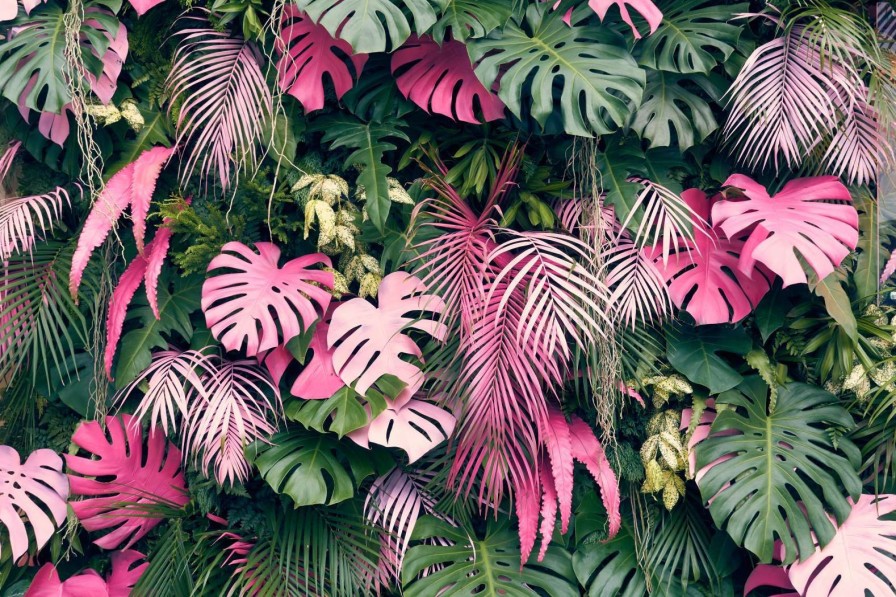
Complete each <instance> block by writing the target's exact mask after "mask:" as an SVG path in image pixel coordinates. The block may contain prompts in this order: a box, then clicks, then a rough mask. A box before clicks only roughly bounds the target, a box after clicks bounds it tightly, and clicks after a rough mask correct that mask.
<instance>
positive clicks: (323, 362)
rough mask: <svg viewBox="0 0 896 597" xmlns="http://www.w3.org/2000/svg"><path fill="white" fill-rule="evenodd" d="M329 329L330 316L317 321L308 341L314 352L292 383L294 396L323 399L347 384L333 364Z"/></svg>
mask: <svg viewBox="0 0 896 597" xmlns="http://www.w3.org/2000/svg"><path fill="white" fill-rule="evenodd" d="M332 310H333V305H332V304H331V306H330V309H329V310H328V311H332ZM331 316H332V315H331ZM329 331H330V317H327V318H325V319H321V320H320V321H319V322H317V326H316V327H315V328H314V335H313V336H312V337H311V342H309V343H308V350H310V351H311V352H312V353H313V354H312V357H311V360H310V361H308V363H307V364H306V365H305V368H304V369H302V372H301V373H299V376H298V377H297V378H296V381H295V383H294V384H293V385H292V389H291V390H290V393H291V394H292V395H293V396H297V397H299V398H304V399H306V400H321V399H324V398H329V397H330V396H332V395H333V394H335V393H336V392H337V391H338V390H339V389H341V388H342V387H344V386H345V382H344V381H342V378H340V377H339V374H337V373H336V368H335V367H334V366H333V351H332V350H331V349H330V348H328V347H327V334H328V333H329ZM275 350H276V349H275ZM287 353H288V351H287Z"/></svg>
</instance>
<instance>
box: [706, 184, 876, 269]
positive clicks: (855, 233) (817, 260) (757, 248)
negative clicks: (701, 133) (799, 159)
mask: <svg viewBox="0 0 896 597" xmlns="http://www.w3.org/2000/svg"><path fill="white" fill-rule="evenodd" d="M725 186H727V187H735V188H738V189H742V190H743V192H744V195H745V196H746V197H745V198H744V199H730V200H729V199H726V200H722V201H718V202H716V203H715V204H714V205H713V206H712V220H713V222H714V224H715V225H716V226H717V227H718V228H721V229H722V231H724V233H725V235H726V236H727V237H728V238H729V239H736V238H745V239H746V242H745V244H744V246H743V247H742V248H741V253H740V259H739V261H738V268H739V269H740V271H741V272H743V273H745V274H747V275H748V276H749V275H752V272H753V271H754V270H755V268H756V262H757V261H758V262H759V263H761V264H763V265H765V266H766V267H768V268H769V269H770V270H771V271H773V272H775V273H776V274H778V275H779V276H781V278H782V280H783V281H784V286H790V285H791V284H800V283H803V284H805V283H806V282H807V278H806V272H805V271H804V270H803V266H802V265H801V264H800V260H799V257H802V258H803V259H804V260H805V261H806V263H808V264H809V267H811V268H812V270H813V271H814V272H815V275H816V276H818V279H819V280H823V279H824V278H826V277H827V276H828V275H829V274H830V273H831V272H833V271H834V269H835V268H836V267H837V266H839V265H840V263H841V262H842V261H843V259H844V258H845V257H846V256H847V255H849V253H850V252H851V251H852V250H853V249H855V248H856V243H858V240H859V215H858V213H857V212H856V209H855V207H853V205H852V197H851V195H850V194H849V189H847V188H846V187H845V186H844V185H843V183H841V182H840V180H839V179H837V178H836V177H834V176H816V177H810V178H799V179H796V180H791V181H790V182H788V183H787V184H786V185H784V188H783V189H781V192H779V193H778V194H777V195H775V196H774V197H770V196H769V194H768V192H767V191H766V190H765V187H763V186H762V185H760V184H759V183H757V182H756V181H754V180H752V179H751V178H749V177H747V176H744V175H742V174H735V175H733V176H731V177H730V178H729V179H728V180H727V181H725Z"/></svg>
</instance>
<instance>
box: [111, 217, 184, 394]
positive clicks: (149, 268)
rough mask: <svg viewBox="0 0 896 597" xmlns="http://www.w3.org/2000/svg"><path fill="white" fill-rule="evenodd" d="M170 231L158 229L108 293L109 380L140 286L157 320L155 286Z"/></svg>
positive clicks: (156, 287)
mask: <svg viewBox="0 0 896 597" xmlns="http://www.w3.org/2000/svg"><path fill="white" fill-rule="evenodd" d="M171 235H172V231H171V229H170V228H160V229H159V230H158V232H156V236H155V238H153V239H152V242H150V243H149V244H148V245H147V246H146V253H145V254H144V255H137V256H136V257H134V260H133V261H131V263H129V264H128V267H127V269H125V270H124V273H123V274H122V275H121V277H120V278H119V279H118V285H117V286H116V287H115V290H113V291H112V298H111V299H110V300H109V315H108V317H107V319H106V350H105V355H104V365H105V368H106V375H107V376H109V379H112V361H113V359H114V357H115V351H116V350H117V348H118V341H119V340H120V339H121V330H122V328H123V327H124V320H125V316H126V315H127V311H128V306H129V305H130V304H131V300H132V299H133V298H134V294H135V293H136V292H137V288H138V287H139V286H140V283H141V282H143V281H145V282H146V298H147V299H149V306H150V308H151V309H152V312H153V315H155V317H156V319H159V317H160V315H159V302H158V282H159V276H160V275H161V273H162V264H163V263H164V261H165V257H166V256H167V255H168V246H169V245H170V243H171Z"/></svg>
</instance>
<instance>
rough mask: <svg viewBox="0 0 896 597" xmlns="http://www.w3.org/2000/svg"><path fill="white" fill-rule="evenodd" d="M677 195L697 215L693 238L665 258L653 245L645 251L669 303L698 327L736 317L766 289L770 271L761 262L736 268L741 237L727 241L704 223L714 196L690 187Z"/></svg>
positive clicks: (749, 309)
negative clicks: (665, 288) (746, 269)
mask: <svg viewBox="0 0 896 597" xmlns="http://www.w3.org/2000/svg"><path fill="white" fill-rule="evenodd" d="M682 198H683V199H684V200H685V201H686V202H687V204H688V205H689V206H690V207H691V209H692V210H693V211H694V213H695V214H696V215H697V217H695V218H694V219H693V220H692V224H693V227H694V235H693V238H692V239H681V240H680V241H679V243H678V246H677V247H675V249H674V250H673V251H672V253H671V254H670V255H669V259H668V260H666V261H664V259H663V249H662V247H660V246H658V245H654V246H652V247H649V248H647V249H646V250H645V253H646V255H647V257H648V258H649V259H651V260H652V261H653V264H654V265H655V266H656V268H657V270H659V272H660V273H661V274H662V276H663V279H664V280H665V281H666V283H667V284H668V285H669V296H670V298H671V299H672V302H673V303H674V304H675V306H676V307H678V308H679V309H684V310H685V311H687V312H688V313H690V314H691V315H692V316H693V317H694V320H695V321H696V322H697V324H698V325H706V324H715V323H736V322H738V321H741V320H742V319H743V318H745V317H746V316H747V315H749V314H750V313H751V312H752V310H753V309H754V308H756V305H758V304H759V301H760V300H762V297H763V296H765V294H766V293H767V292H768V290H769V288H770V287H771V280H772V279H773V275H772V274H771V273H769V272H768V271H767V270H766V269H765V268H764V267H763V266H761V265H757V266H756V267H755V268H754V269H753V270H752V271H751V272H747V273H744V272H743V271H742V270H741V269H740V268H739V267H738V264H739V257H740V254H741V251H742V249H743V247H744V241H743V240H742V239H739V238H737V237H735V238H734V239H732V240H729V239H727V238H725V237H724V236H722V235H720V234H717V233H716V231H715V230H713V229H712V228H710V227H709V226H708V225H707V224H706V221H708V220H709V217H710V210H711V207H712V204H713V200H711V199H710V198H709V197H707V196H706V194H705V193H703V191H700V190H698V189H689V190H687V191H685V192H684V193H682Z"/></svg>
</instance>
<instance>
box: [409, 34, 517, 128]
mask: <svg viewBox="0 0 896 597" xmlns="http://www.w3.org/2000/svg"><path fill="white" fill-rule="evenodd" d="M392 73H393V74H396V73H398V76H397V77H396V79H395V82H396V83H397V84H398V89H399V90H401V92H402V93H403V94H404V96H405V97H406V98H408V99H410V100H411V101H412V102H414V103H415V104H417V105H418V106H420V107H421V108H423V109H424V110H426V111H427V112H432V113H434V114H441V115H442V116H447V117H448V118H452V119H454V120H462V121H464V122H470V123H473V124H476V123H479V122H480V119H479V118H478V117H477V115H476V110H477V108H478V109H479V110H481V111H482V120H484V121H485V122H489V121H491V120H499V119H501V118H503V117H504V102H502V101H501V100H500V99H499V98H498V96H497V95H495V94H494V93H491V92H489V90H488V89H486V88H485V86H484V85H483V84H482V83H481V82H480V81H479V79H478V78H476V75H475V74H474V73H473V66H472V63H471V62H470V56H469V55H468V54H467V47H466V46H465V45H464V44H462V43H461V42H459V41H454V40H447V41H445V42H444V43H442V44H438V43H436V42H435V41H434V40H433V39H432V38H430V37H426V36H424V37H417V36H415V35H412V36H411V37H410V38H409V39H408V40H407V41H406V42H405V43H404V45H403V46H401V47H400V48H399V49H398V50H396V51H395V53H393V54H392Z"/></svg>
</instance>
